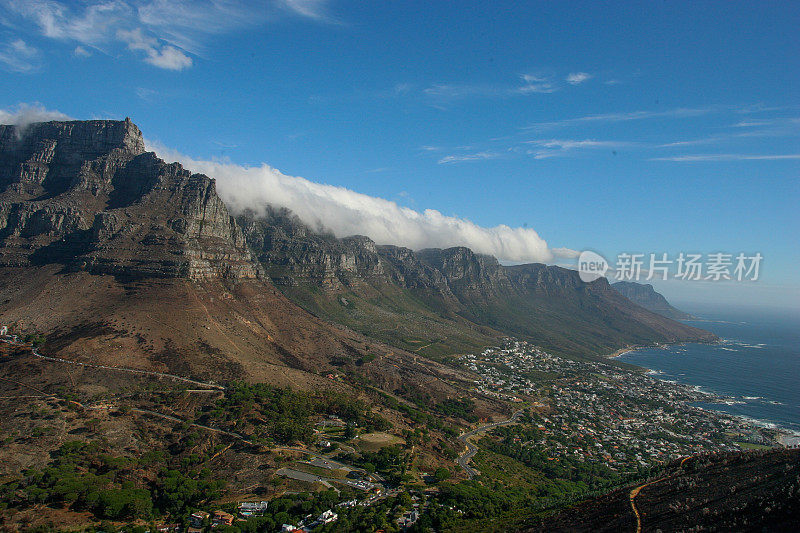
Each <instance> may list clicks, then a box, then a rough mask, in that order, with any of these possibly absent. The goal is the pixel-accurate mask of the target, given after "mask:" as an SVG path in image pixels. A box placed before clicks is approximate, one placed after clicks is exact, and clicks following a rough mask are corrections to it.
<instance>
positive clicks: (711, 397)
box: [606, 339, 800, 448]
mask: <svg viewBox="0 0 800 533" xmlns="http://www.w3.org/2000/svg"><path fill="white" fill-rule="evenodd" d="M720 340H722V339H720ZM686 344H692V343H685V342H681V343H675V344H670V345H665V344H664V345H662V344H659V345H654V346H629V347H625V348H621V349H619V350H617V351H616V352H613V353H612V354H609V355H607V356H606V357H608V358H609V359H617V358H620V357H622V356H623V355H626V354H629V353H631V352H636V351H638V350H645V349H651V348H661V349H665V348H667V347H669V346H681V345H686ZM701 344H706V343H701ZM625 363H627V364H629V365H633V366H636V367H639V368H641V369H642V370H643V371H644V372H645V373H646V374H647V375H649V376H651V377H654V378H656V379H658V380H660V381H662V382H665V383H671V384H673V385H675V386H682V385H683V386H689V387H692V388H693V389H694V390H695V391H697V392H700V393H702V394H704V395H705V396H706V398H707V400H706V403H709V404H726V403H728V402H730V401H736V402H737V403H739V402H738V400H736V399H735V398H734V397H732V396H726V395H723V394H720V393H717V392H712V391H709V390H706V389H705V388H704V385H697V384H695V383H680V382H678V381H675V380H671V379H665V378H661V377H659V376H660V375H662V372H661V371H659V370H653V369H650V368H647V367H644V366H641V365H639V364H636V363H632V362H629V361H625ZM696 407H697V408H699V409H705V410H706V411H710V412H713V413H715V414H717V415H720V416H731V417H735V418H738V419H740V420H743V421H745V422H747V423H748V424H750V425H752V426H754V427H758V428H766V429H769V430H772V431H774V432H775V438H774V440H775V442H776V443H777V444H778V445H779V446H782V447H784V448H797V447H800V431H797V430H794V429H791V428H787V427H784V426H782V425H780V423H778V422H773V421H771V420H762V419H758V418H753V417H750V416H747V415H741V414H734V413H729V412H727V411H724V410H722V409H713V408H706V407H700V406H696Z"/></svg>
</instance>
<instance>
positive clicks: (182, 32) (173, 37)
mask: <svg viewBox="0 0 800 533" xmlns="http://www.w3.org/2000/svg"><path fill="white" fill-rule="evenodd" d="M0 5H1V6H3V7H5V8H6V10H7V11H8V12H9V13H10V14H14V15H16V16H17V17H18V19H17V20H14V21H12V22H13V24H14V25H15V26H18V27H19V28H20V29H22V26H24V24H25V23H27V24H29V25H30V24H32V25H33V27H34V28H35V30H36V31H38V33H39V34H40V35H42V36H44V37H47V38H51V39H57V40H61V41H67V42H71V43H77V44H78V47H77V48H75V51H74V54H75V55H76V56H81V57H87V56H88V53H87V52H88V51H87V48H86V47H87V46H90V47H93V48H95V49H98V50H103V48H106V47H109V46H112V45H114V44H116V45H119V43H120V42H121V43H122V44H124V45H126V46H127V48H128V49H129V50H132V51H143V52H144V57H143V59H144V61H145V62H147V63H149V64H151V65H153V66H155V67H159V68H164V69H168V70H182V69H185V68H188V67H190V66H191V65H192V63H193V60H192V58H191V57H190V54H191V55H194V56H198V57H202V55H203V54H204V53H205V52H206V47H205V44H204V43H205V42H207V41H208V37H209V36H211V35H218V34H224V33H228V32H231V31H234V30H236V29H239V28H246V27H253V26H256V25H258V24H263V23H265V22H268V21H270V20H274V19H277V18H280V17H286V16H287V14H291V15H293V16H299V17H302V18H305V19H308V20H313V21H316V22H328V23H334V22H336V20H335V18H334V17H332V16H331V15H330V14H329V12H328V1H327V0H280V1H277V2H272V3H268V4H267V5H257V4H254V3H252V2H246V1H244V0H206V1H201V2H190V1H187V0H90V1H88V2H65V1H58V0H28V1H19V0H0Z"/></svg>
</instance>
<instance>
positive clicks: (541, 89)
mask: <svg viewBox="0 0 800 533" xmlns="http://www.w3.org/2000/svg"><path fill="white" fill-rule="evenodd" d="M520 78H521V79H522V81H523V85H522V86H521V87H518V88H517V89H516V92H518V93H520V94H532V93H553V92H555V91H557V90H558V87H557V86H556V85H555V84H554V83H553V81H552V80H551V79H550V78H549V77H547V76H540V75H533V74H523V75H522V76H520Z"/></svg>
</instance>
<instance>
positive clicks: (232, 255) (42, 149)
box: [0, 119, 258, 279]
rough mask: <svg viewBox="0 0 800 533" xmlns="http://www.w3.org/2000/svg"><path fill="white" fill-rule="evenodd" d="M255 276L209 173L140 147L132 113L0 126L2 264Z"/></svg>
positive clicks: (121, 272) (129, 273) (119, 272)
mask: <svg viewBox="0 0 800 533" xmlns="http://www.w3.org/2000/svg"><path fill="white" fill-rule="evenodd" d="M48 263H60V264H63V265H64V267H65V268H66V269H67V270H86V271H89V272H92V273H107V274H114V275H117V276H124V277H128V278H136V277H189V278H193V279H202V278H208V277H225V278H252V277H255V276H256V275H257V270H258V269H257V267H256V266H255V264H254V263H253V261H252V260H251V257H250V253H249V251H248V249H247V246H246V244H245V240H244V236H243V234H242V232H241V230H240V229H239V227H238V226H237V225H236V223H235V221H234V220H233V218H232V217H231V216H230V214H229V213H228V210H227V208H226V207H225V204H224V203H223V202H222V200H220V198H219V196H217V193H216V190H215V185H214V180H213V179H211V178H209V177H207V176H203V175H201V174H192V173H191V172H189V171H187V170H184V169H183V168H182V167H181V166H180V165H178V164H177V163H173V164H167V163H165V162H164V161H162V160H160V159H159V158H158V157H156V156H155V154H153V153H148V152H146V151H145V146H144V140H143V138H142V133H141V132H140V131H139V128H137V127H136V126H135V125H134V124H133V123H132V122H130V120H127V119H126V120H124V121H108V120H93V121H74V122H73V121H70V122H45V123H37V124H31V125H30V126H28V127H26V128H19V127H15V126H0V266H26V265H40V264H48Z"/></svg>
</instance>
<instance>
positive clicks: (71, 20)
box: [3, 0, 133, 44]
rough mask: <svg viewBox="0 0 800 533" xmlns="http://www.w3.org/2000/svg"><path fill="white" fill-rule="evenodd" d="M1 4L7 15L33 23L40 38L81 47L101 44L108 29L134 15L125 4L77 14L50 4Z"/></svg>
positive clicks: (41, 0) (99, 5)
mask: <svg viewBox="0 0 800 533" xmlns="http://www.w3.org/2000/svg"><path fill="white" fill-rule="evenodd" d="M3 3H4V4H5V5H6V7H7V8H8V9H9V10H10V11H13V12H16V13H18V14H19V15H22V16H23V17H25V18H27V19H29V20H32V21H33V22H34V23H35V24H36V25H37V26H38V27H39V29H40V31H41V33H42V35H43V36H45V37H50V38H53V39H63V40H71V41H78V42H79V43H83V44H97V43H101V42H104V41H105V40H106V39H107V37H108V35H109V32H110V29H111V28H112V27H113V26H115V25H117V24H119V23H120V22H121V21H124V20H128V19H130V17H131V15H132V13H133V10H132V8H131V7H130V6H129V5H128V4H126V3H125V2H121V1H114V0H112V1H106V2H95V3H90V4H86V5H85V6H84V7H83V9H82V10H78V11H76V12H73V10H72V9H71V8H70V7H68V5H65V4H62V3H60V2H56V1H52V0H31V1H28V2H18V1H5V2H3Z"/></svg>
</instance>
